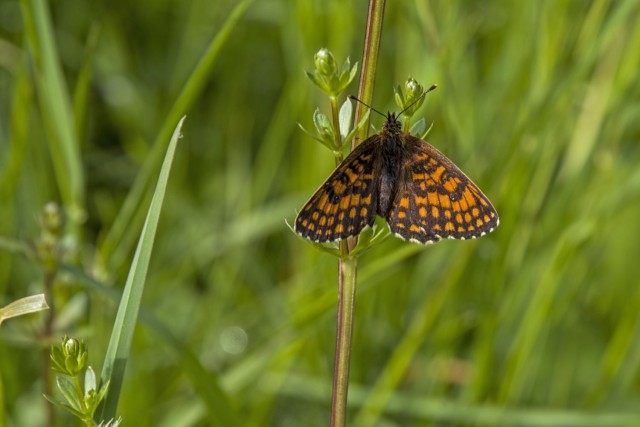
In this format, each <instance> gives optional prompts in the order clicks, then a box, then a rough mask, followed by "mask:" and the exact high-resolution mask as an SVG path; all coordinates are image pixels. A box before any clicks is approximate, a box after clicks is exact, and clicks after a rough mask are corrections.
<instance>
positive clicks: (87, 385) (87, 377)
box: [84, 366, 98, 397]
mask: <svg viewBox="0 0 640 427" xmlns="http://www.w3.org/2000/svg"><path fill="white" fill-rule="evenodd" d="M91 390H94V391H96V390H98V383H97V381H96V373H95V372H94V370H93V368H92V367H91V366H89V367H87V370H86V371H85V373H84V393H85V397H86V396H87V394H88V393H89V391H91Z"/></svg>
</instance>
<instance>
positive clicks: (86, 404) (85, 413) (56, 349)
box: [45, 337, 120, 427]
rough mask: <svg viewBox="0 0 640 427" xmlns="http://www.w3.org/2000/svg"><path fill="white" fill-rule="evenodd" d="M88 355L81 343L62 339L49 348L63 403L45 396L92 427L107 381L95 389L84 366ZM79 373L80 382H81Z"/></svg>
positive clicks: (91, 373)
mask: <svg viewBox="0 0 640 427" xmlns="http://www.w3.org/2000/svg"><path fill="white" fill-rule="evenodd" d="M88 354H89V353H88V352H87V349H86V346H85V344H84V342H83V341H82V340H80V341H78V340H76V339H74V338H68V337H64V338H63V339H62V342H61V343H60V345H59V346H51V361H52V362H53V365H52V368H53V370H54V371H55V372H57V373H59V374H61V375H59V376H57V377H56V385H57V386H58V391H59V392H60V394H61V395H62V396H63V397H64V401H62V400H57V399H56V398H54V397H52V396H46V395H45V397H46V399H47V400H48V401H50V402H51V403H53V404H55V405H56V406H58V407H60V408H62V409H64V410H66V411H68V412H70V413H71V414H73V415H74V416H76V417H77V418H78V419H80V420H81V421H82V422H84V424H85V425H86V426H90V427H94V426H95V423H94V422H93V415H94V413H95V412H96V410H97V409H98V405H100V403H101V402H102V401H103V399H104V397H105V396H106V394H107V390H108V389H109V382H108V381H106V382H103V383H102V385H101V386H100V388H98V383H97V381H96V374H95V372H94V371H93V368H92V367H91V366H87V356H88ZM83 374H84V382H81V379H82V377H83ZM101 424H102V423H101ZM119 424H120V421H119V420H116V419H115V418H113V419H112V420H111V421H109V422H108V423H107V425H111V426H113V427H116V426H117V425H119Z"/></svg>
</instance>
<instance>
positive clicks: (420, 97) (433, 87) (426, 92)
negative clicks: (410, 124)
mask: <svg viewBox="0 0 640 427" xmlns="http://www.w3.org/2000/svg"><path fill="white" fill-rule="evenodd" d="M437 87H438V85H436V84H433V85H431V87H430V88H429V89H427V90H426V91H424V93H423V94H422V95H420V96H419V97H418V99H416V100H415V101H413V102H412V103H411V104H409V106H408V107H407V108H405V109H404V110H402V111H400V112H399V113H398V116H399V115H401V114H402V113H404V112H405V111H407V110H408V109H409V108H411V107H413V106H414V105H415V104H416V103H417V102H418V101H420V100H421V99H422V98H424V97H425V95H426V94H428V93H429V92H431V91H432V90H435V88H437Z"/></svg>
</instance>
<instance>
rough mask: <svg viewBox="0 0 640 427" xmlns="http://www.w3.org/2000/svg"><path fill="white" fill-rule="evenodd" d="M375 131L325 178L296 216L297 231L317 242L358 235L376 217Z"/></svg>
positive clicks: (377, 157)
mask: <svg viewBox="0 0 640 427" xmlns="http://www.w3.org/2000/svg"><path fill="white" fill-rule="evenodd" d="M379 139H380V137H379V136H378V135H375V136H372V137H371V138H369V139H367V140H366V141H364V142H363V143H362V144H360V145H359V146H358V147H356V149H355V150H353V151H352V152H351V153H350V154H349V156H347V158H346V159H345V160H344V161H343V162H342V163H341V164H340V165H339V166H338V168H337V169H336V170H335V171H334V172H333V173H332V174H331V176H329V178H327V180H326V181H325V182H324V184H322V186H321V187H320V188H319V189H318V191H316V192H315V194H314V195H313V196H311V199H309V201H308V202H307V203H306V204H305V205H304V206H303V208H302V210H301V211H300V213H299V214H298V216H297V217H296V221H295V226H294V229H295V231H296V233H298V234H300V235H301V236H302V237H305V238H307V239H310V240H313V241H317V242H328V241H334V240H339V239H344V238H346V237H350V236H356V235H358V234H359V233H360V232H361V231H362V229H363V228H364V227H366V226H367V225H372V224H373V222H374V220H375V217H376V209H375V207H376V205H377V199H376V197H377V192H376V188H377V185H376V179H377V176H376V175H377V168H378V163H379V154H380V151H379V147H378V144H379Z"/></svg>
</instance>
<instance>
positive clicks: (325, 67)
mask: <svg viewBox="0 0 640 427" xmlns="http://www.w3.org/2000/svg"><path fill="white" fill-rule="evenodd" d="M314 59H315V63H316V70H318V71H319V72H320V74H322V75H323V76H324V77H327V78H331V77H333V76H335V75H337V74H338V66H337V65H336V60H335V59H334V58H333V54H332V53H331V52H330V51H329V49H327V48H324V47H323V48H322V49H320V50H319V51H318V52H317V53H316V54H315V56H314Z"/></svg>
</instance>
